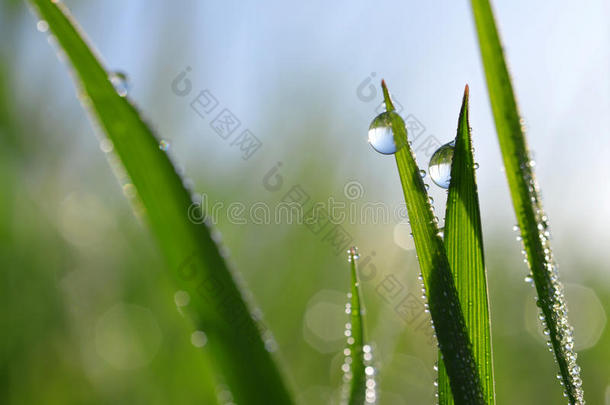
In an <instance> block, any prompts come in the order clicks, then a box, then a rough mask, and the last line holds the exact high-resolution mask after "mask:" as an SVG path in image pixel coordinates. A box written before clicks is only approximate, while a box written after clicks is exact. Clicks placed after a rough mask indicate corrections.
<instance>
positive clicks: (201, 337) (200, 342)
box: [191, 330, 208, 347]
mask: <svg viewBox="0 0 610 405" xmlns="http://www.w3.org/2000/svg"><path fill="white" fill-rule="evenodd" d="M207 342H208V337H207V336H206V334H205V332H203V331H201V330H196V331H195V332H193V334H192V335H191V343H192V344H193V346H195V347H203V346H205V345H206V343H207Z"/></svg>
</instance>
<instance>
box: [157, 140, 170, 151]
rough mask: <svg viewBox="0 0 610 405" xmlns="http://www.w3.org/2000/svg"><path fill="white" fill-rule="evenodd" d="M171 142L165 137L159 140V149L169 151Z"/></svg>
mask: <svg viewBox="0 0 610 405" xmlns="http://www.w3.org/2000/svg"><path fill="white" fill-rule="evenodd" d="M169 146H170V143H169V142H168V141H166V140H165V139H161V140H160V141H159V149H161V150H162V151H167V150H168V149H169Z"/></svg>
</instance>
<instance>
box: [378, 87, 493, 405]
mask: <svg viewBox="0 0 610 405" xmlns="http://www.w3.org/2000/svg"><path fill="white" fill-rule="evenodd" d="M381 85H382V87H383V95H384V99H385V104H386V110H387V111H388V112H391V111H394V105H393V103H392V100H391V99H390V95H389V92H388V89H387V87H386V85H385V82H383V81H382V82H381ZM391 125H392V132H393V133H394V138H395V142H396V144H397V145H404V146H403V147H402V148H400V149H399V150H398V151H397V152H396V154H395V156H396V164H397V166H398V174H399V175H400V181H401V183H402V189H403V192H404V196H405V203H406V204H407V211H408V213H409V222H410V223H411V230H412V232H413V239H414V241H415V249H416V251H417V257H418V260H419V266H420V269H421V273H422V277H423V280H424V286H425V288H426V292H427V296H428V305H429V308H430V315H431V316H432V321H433V322H434V329H435V332H436V336H437V340H438V344H439V348H440V351H441V353H442V356H443V359H444V362H445V366H446V367H447V373H448V375H449V382H450V384H451V391H452V393H453V398H454V399H455V402H456V404H460V405H462V404H464V405H466V404H468V405H473V404H484V403H485V400H484V398H483V391H482V388H481V382H480V379H479V375H478V371H477V368H476V365H475V361H474V356H473V354H472V348H471V344H470V340H469V337H468V332H467V330H466V323H465V321H464V315H463V313H462V309H461V307H460V302H459V299H458V293H457V290H456V287H455V284H454V281H453V276H452V274H451V270H450V268H449V261H448V260H447V255H446V253H445V246H444V244H443V240H442V238H441V235H440V232H439V229H438V225H437V221H436V219H435V217H434V211H433V210H432V207H431V206H430V201H429V197H428V194H427V193H426V189H425V187H424V182H423V180H422V178H421V175H420V171H419V168H418V167H417V164H416V163H415V158H414V156H413V152H412V151H411V148H410V146H409V144H408V142H407V130H406V128H405V123H404V121H403V119H402V118H401V117H400V116H399V115H398V114H393V115H392V122H391Z"/></svg>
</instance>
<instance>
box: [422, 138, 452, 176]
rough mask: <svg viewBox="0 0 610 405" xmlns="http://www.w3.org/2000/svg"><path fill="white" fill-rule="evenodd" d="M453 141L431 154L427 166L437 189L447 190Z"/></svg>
mask: <svg viewBox="0 0 610 405" xmlns="http://www.w3.org/2000/svg"><path fill="white" fill-rule="evenodd" d="M454 148H455V141H451V142H449V143H446V144H444V145H443V146H441V147H440V148H438V149H437V150H436V152H434V153H433V154H432V157H431V158H430V163H429V164H428V172H429V173H430V178H432V181H433V182H434V183H435V184H436V185H437V186H439V187H442V188H449V182H450V180H451V161H452V160H453V149H454Z"/></svg>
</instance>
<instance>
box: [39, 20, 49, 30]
mask: <svg viewBox="0 0 610 405" xmlns="http://www.w3.org/2000/svg"><path fill="white" fill-rule="evenodd" d="M36 29H37V30H38V31H39V32H47V31H48V30H49V23H48V22H46V21H45V20H40V21H38V22H37V23H36Z"/></svg>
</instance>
